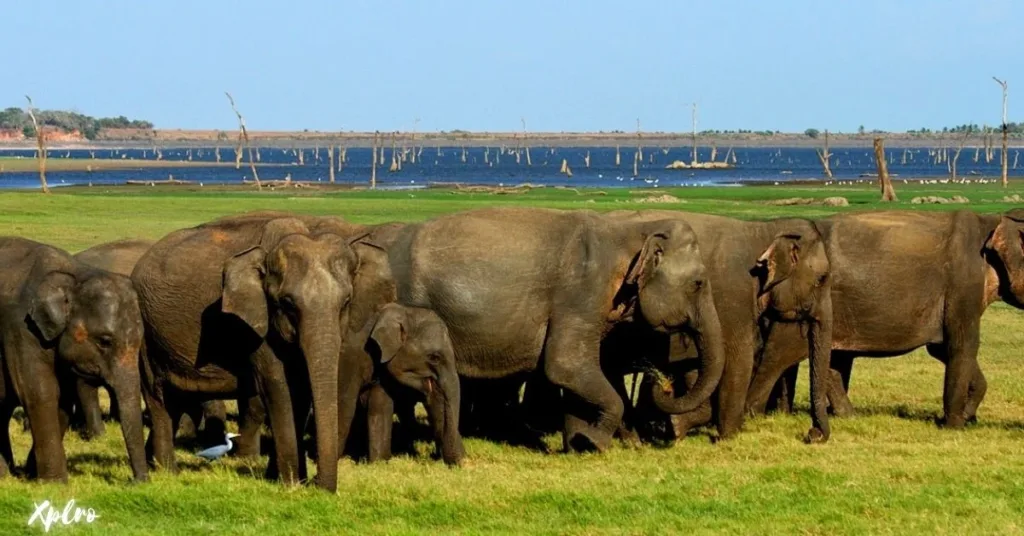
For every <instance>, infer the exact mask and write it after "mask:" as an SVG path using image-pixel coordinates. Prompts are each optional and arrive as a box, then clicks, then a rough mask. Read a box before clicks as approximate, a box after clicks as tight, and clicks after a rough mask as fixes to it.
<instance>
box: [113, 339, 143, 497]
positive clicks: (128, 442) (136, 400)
mask: <svg viewBox="0 0 1024 536" xmlns="http://www.w3.org/2000/svg"><path fill="white" fill-rule="evenodd" d="M138 359H139V358H138V351H135V352H133V353H132V355H130V356H128V357H126V358H125V359H124V360H122V362H125V361H127V362H129V363H130V365H127V366H123V367H121V368H118V369H117V370H116V371H115V373H114V377H113V379H112V380H113V381H111V382H108V384H109V385H110V388H111V389H112V390H113V391H114V396H115V397H116V398H117V400H118V402H119V407H118V411H119V416H120V418H121V433H122V434H123V435H124V443H125V446H126V447H127V449H128V462H129V463H130V464H131V466H132V477H133V479H134V480H135V481H136V482H145V481H146V480H147V479H148V478H149V475H148V473H147V471H148V469H147V467H146V447H145V440H144V439H143V437H142V400H141V399H142V387H141V381H140V379H139V366H138Z"/></svg>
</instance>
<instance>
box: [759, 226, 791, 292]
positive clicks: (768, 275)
mask: <svg viewBox="0 0 1024 536" xmlns="http://www.w3.org/2000/svg"><path fill="white" fill-rule="evenodd" d="M800 239H801V235H798V234H793V233H783V234H780V235H778V236H776V237H775V239H774V240H772V243H771V245H769V246H768V249H766V250H764V253H762V254H761V256H760V257H758V258H757V264H756V266H755V269H756V270H758V271H760V272H761V293H764V292H767V291H768V290H769V289H771V288H772V287H774V286H775V285H777V284H779V283H781V282H782V281H783V280H784V279H786V278H788V277H790V276H792V275H793V272H794V271H795V270H796V268H797V265H799V263H800V255H801V249H800Z"/></svg>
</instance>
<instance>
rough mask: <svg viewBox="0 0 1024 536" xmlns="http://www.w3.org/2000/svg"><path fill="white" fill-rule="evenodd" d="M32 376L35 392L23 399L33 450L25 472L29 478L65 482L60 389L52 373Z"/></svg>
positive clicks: (66, 468)
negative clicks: (29, 421)
mask: <svg viewBox="0 0 1024 536" xmlns="http://www.w3.org/2000/svg"><path fill="white" fill-rule="evenodd" d="M35 376H36V378H35V383H36V385H35V387H34V389H33V391H34V392H33V393H32V394H30V395H28V396H26V397H25V400H24V405H25V412H26V413H27V414H28V417H29V419H31V420H32V450H31V452H30V453H29V461H28V463H27V464H26V469H27V471H28V473H29V476H31V477H35V478H38V479H40V480H56V481H61V482H67V480H68V467H67V465H68V462H67V457H66V455H65V452H64V441H63V440H62V439H63V434H62V428H63V427H64V426H63V425H62V423H61V415H60V413H61V411H60V408H59V404H60V403H59V400H58V396H59V395H58V393H59V392H60V388H59V387H58V384H57V379H56V378H55V377H54V376H53V374H52V373H50V374H37V375H35ZM65 419H66V417H65Z"/></svg>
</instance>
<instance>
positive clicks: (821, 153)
mask: <svg viewBox="0 0 1024 536" xmlns="http://www.w3.org/2000/svg"><path fill="white" fill-rule="evenodd" d="M816 152H817V153H818V159H819V160H821V167H822V168H823V169H824V170H825V178H826V179H830V180H831V179H832V166H831V164H830V163H829V160H830V159H831V158H832V153H830V152H829V150H828V130H826V131H825V149H824V150H822V149H817V150H816Z"/></svg>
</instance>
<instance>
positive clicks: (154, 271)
mask: <svg viewBox="0 0 1024 536" xmlns="http://www.w3.org/2000/svg"><path fill="white" fill-rule="evenodd" d="M997 300H1002V301H1005V302H1007V303H1010V304H1012V305H1014V306H1017V307H1021V304H1022V303H1024V210H1020V211H1017V210H1015V211H1010V212H1008V213H1006V214H1002V215H980V214H976V213H974V212H971V211H957V212H919V211H902V212H900V211H889V212H857V213H846V214H841V215H836V216H832V217H828V218H823V219H818V220H809V219H799V218H788V219H778V220H769V221H743V220H736V219H731V218H726V217H720V216H712V215H704V214H695V213H687V212H679V211H658V210H643V211H614V212H606V213H598V212H593V211H587V210H573V211H559V210H551V209H530V208H489V209H478V210H470V211H464V212H459V213H454V214H450V215H445V216H440V217H437V218H434V219H430V220H427V221H424V222H420V223H410V224H404V223H386V224H380V225H360V224H355V223H351V222H347V221H345V220H343V219H342V218H338V217H329V216H323V217H321V216H309V215H301V214H291V213H285V212H252V213H246V214H240V215H235V216H229V217H225V218H222V219H218V220H214V221H211V222H208V223H205V224H202V225H199V226H197V227H193V228H189V229H182V230H179V231H175V232H172V233H170V234H169V235H167V236H165V237H164V238H162V239H161V240H159V241H156V242H150V241H146V240H124V241H120V242H114V243H110V244H103V245H100V246H97V247H95V248H92V249H89V250H86V251H84V252H81V253H79V254H77V255H70V254H69V253H67V252H65V251H63V250H60V249H58V248H55V247H51V246H48V245H45V244H40V243H38V242H33V241H30V240H27V239H23V238H17V237H0V360H2V365H3V366H2V368H0V375H2V380H3V381H2V382H0V429H2V430H3V433H0V458H2V460H0V474H7V473H10V472H11V471H13V470H14V469H15V467H14V464H13V462H14V459H13V454H12V448H11V442H10V438H9V435H8V433H7V430H8V426H9V422H10V420H11V417H12V414H13V411H14V409H15V408H16V407H19V406H21V407H23V408H24V411H25V414H26V416H27V419H28V422H29V423H30V426H31V433H32V448H31V451H30V453H29V456H28V461H27V464H26V467H25V472H26V474H28V475H29V476H34V477H38V478H42V479H52V480H66V479H67V457H66V454H65V451H64V446H63V436H64V434H65V433H66V431H67V429H68V427H69V426H70V425H71V424H72V422H73V421H75V420H76V419H82V420H84V421H85V422H86V429H87V431H88V433H89V434H91V435H98V434H101V433H102V431H103V424H102V422H101V421H100V418H101V415H100V409H99V403H98V397H97V387H99V386H104V387H106V388H107V389H108V390H109V391H110V392H111V395H112V396H111V400H112V404H111V408H112V409H111V413H112V414H113V415H114V416H116V417H117V418H118V419H119V420H120V423H121V428H122V431H123V435H124V440H125V444H126V446H127V451H128V458H129V462H130V465H131V469H132V472H133V475H134V478H135V479H136V480H145V479H146V478H147V474H148V470H149V468H150V467H154V468H163V469H165V470H169V471H174V470H175V468H176V462H175V451H174V440H175V437H176V434H177V432H178V428H179V426H180V424H181V423H182V422H183V421H182V419H183V417H184V416H188V417H190V418H191V420H192V422H193V424H194V426H195V427H198V426H199V423H200V421H201V420H205V421H206V426H207V427H209V426H211V425H212V423H215V422H220V423H221V424H220V426H221V428H220V430H223V422H224V419H225V415H224V407H223V403H222V402H221V401H223V400H235V401H237V404H238V413H239V416H238V419H239V425H238V426H239V432H240V434H241V437H240V438H239V442H238V444H239V448H238V454H239V455H243V456H249V455H257V454H259V453H260V430H261V427H262V426H264V425H269V429H270V431H271V435H272V437H273V441H272V446H271V447H270V448H269V452H268V454H269V455H270V457H269V459H270V462H269V466H268V468H267V474H268V475H269V476H271V477H273V478H278V479H280V480H282V481H285V482H298V481H304V480H307V478H308V477H307V475H306V462H305V459H306V456H307V455H308V456H310V457H314V453H315V460H316V466H317V474H316V478H315V481H316V483H317V485H319V486H320V487H323V488H325V489H328V490H332V491H333V490H335V489H336V487H337V470H338V463H337V462H338V459H339V457H340V456H342V455H345V454H348V455H351V456H354V457H365V458H368V459H369V460H370V461H374V460H381V459H386V458H387V457H389V456H390V454H391V451H392V445H393V443H394V442H395V439H396V438H393V433H394V432H395V431H399V432H402V434H396V437H397V435H404V436H410V434H412V432H411V430H412V429H413V428H415V426H414V425H415V424H416V423H415V421H416V419H415V415H414V411H413V408H414V406H415V404H416V403H418V402H422V403H423V406H424V408H425V410H426V414H427V422H428V423H429V435H430V437H431V438H432V440H433V441H434V442H435V445H436V453H435V454H436V456H437V457H439V458H441V459H442V460H444V462H446V463H448V464H459V463H460V462H461V460H462V459H463V457H464V451H463V446H462V437H463V435H469V434H482V435H492V436H495V435H496V436H504V437H505V439H509V440H512V439H516V440H519V439H521V437H518V438H517V437H513V436H515V435H517V434H514V433H512V432H509V431H510V430H520V431H523V432H524V433H526V434H534V435H536V437H540V435H541V434H543V433H545V432H551V431H555V430H561V431H562V437H563V448H564V449H565V450H567V451H590V450H596V451H603V450H605V449H607V448H608V447H609V446H610V445H611V444H612V442H613V439H614V438H615V437H619V438H621V439H624V440H643V441H651V440H672V439H674V438H678V437H681V436H683V435H685V434H686V433H688V432H689V431H690V430H692V429H694V428H697V427H701V426H705V425H713V426H714V427H716V428H717V433H718V436H719V437H720V438H722V439H724V438H728V437H730V436H733V435H735V434H737V433H739V432H740V430H741V428H742V425H743V420H744V418H745V417H746V416H747V415H750V414H758V413H763V412H764V411H766V410H767V409H768V408H770V407H776V408H790V409H791V408H792V395H793V391H794V383H795V378H796V369H797V366H798V364H799V363H800V362H801V361H802V360H804V359H805V358H806V359H808V360H809V363H810V370H811V372H810V380H811V381H810V387H811V408H810V410H811V421H812V425H811V427H810V430H809V431H808V433H807V435H806V437H805V441H807V442H824V441H827V440H828V438H829V435H830V425H829V417H830V413H831V414H834V415H843V414H848V413H850V412H851V411H852V404H851V403H850V401H849V398H848V396H847V390H848V388H849V380H850V372H851V368H852V363H853V359H854V358H855V357H861V356H863V357H888V356H896V355H901V354H905V353H907V352H909V351H911V350H914V349H916V348H919V347H922V346H924V347H925V348H927V350H928V352H929V353H930V354H931V355H932V356H934V357H936V358H937V359H939V360H940V361H942V362H943V363H944V364H945V365H946V373H945V382H944V390H943V411H944V416H943V419H942V422H943V424H944V425H945V426H947V427H952V428H957V427H962V426H963V425H964V424H965V423H966V422H967V421H969V420H971V419H974V418H975V413H976V411H977V408H978V405H979V404H980V402H981V400H982V398H983V397H984V394H985V390H986V383H985V378H984V375H983V374H982V372H981V369H980V368H979V366H978V362H977V354H978V346H979V328H980V319H981V315H982V313H983V312H984V310H985V308H986V307H987V306H988V305H989V304H991V303H992V302H993V301H997ZM638 372H642V373H643V374H642V378H643V379H642V382H641V389H640V390H639V394H637V392H636V388H637V385H636V381H637V375H636V373H638ZM630 375H633V388H632V389H629V388H627V387H628V386H627V381H626V379H627V378H628V377H629V376H630ZM143 401H144V402H145V411H146V415H148V423H146V424H148V426H149V428H150V433H149V436H148V439H145V440H144V436H143V431H144V430H143V429H144V420H143V419H144V413H143ZM396 417H397V423H396ZM307 436H310V437H312V438H313V440H312V441H311V442H307V441H306V439H305V438H306V437H307Z"/></svg>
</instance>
